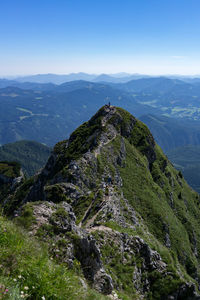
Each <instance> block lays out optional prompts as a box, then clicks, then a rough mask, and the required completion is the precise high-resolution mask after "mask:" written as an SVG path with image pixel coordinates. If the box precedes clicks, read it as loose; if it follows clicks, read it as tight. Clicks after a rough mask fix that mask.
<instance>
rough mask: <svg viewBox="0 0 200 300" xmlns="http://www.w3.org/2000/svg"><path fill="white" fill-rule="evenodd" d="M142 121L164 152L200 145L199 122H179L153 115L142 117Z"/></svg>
mask: <svg viewBox="0 0 200 300" xmlns="http://www.w3.org/2000/svg"><path fill="white" fill-rule="evenodd" d="M140 120H141V121H142V122H144V123H145V124H146V125H147V126H148V127H149V129H150V130H151V132H152V134H153V136H154V138H155V140H156V142H157V143H158V144H159V146H160V147H161V148H162V149H163V150H164V151H168V150H170V149H173V148H176V147H181V146H186V145H200V123H199V121H192V120H180V119H178V120H177V119H174V118H169V117H166V116H158V115H151V114H148V115H143V116H141V117H140Z"/></svg>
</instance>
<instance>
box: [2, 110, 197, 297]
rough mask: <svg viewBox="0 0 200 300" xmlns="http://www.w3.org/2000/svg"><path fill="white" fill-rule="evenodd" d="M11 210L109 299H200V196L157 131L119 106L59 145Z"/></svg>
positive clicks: (11, 200) (17, 195) (9, 206)
mask: <svg viewBox="0 0 200 300" xmlns="http://www.w3.org/2000/svg"><path fill="white" fill-rule="evenodd" d="M4 204H5V205H4V209H5V211H6V212H7V213H8V214H13V210H14V215H16V216H19V217H16V219H18V220H19V222H22V221H23V220H27V219H28V220H29V221H30V222H28V223H27V222H26V225H27V224H28V230H29V232H30V234H31V235H36V236H38V237H39V238H40V239H42V240H44V241H46V242H47V243H48V244H49V251H50V253H51V255H52V258H53V259H56V260H58V261H59V262H62V263H65V264H66V265H67V266H68V267H69V268H75V267H76V264H77V263H78V265H79V268H80V269H81V272H82V273H83V274H84V276H85V278H86V280H87V281H88V282H89V283H90V285H91V286H92V287H93V288H95V289H97V290H98V291H100V292H101V293H104V294H106V295H110V297H114V296H113V294H112V293H113V291H115V292H116V293H117V294H118V296H116V295H117V294H114V295H115V298H116V299H117V298H120V299H179V300H182V299H200V297H199V296H198V285H199V282H200V280H199V279H200V278H199V267H198V262H199V251H200V232H199V230H198V228H199V227H198V226H199V225H200V224H199V222H200V221H199V220H200V218H199V219H198V217H200V212H199V196H198V194H197V193H195V192H194V191H192V190H191V189H190V188H189V186H187V184H186V182H185V181H184V179H183V178H182V174H181V173H180V172H179V173H178V172H177V171H176V170H175V169H174V168H173V166H172V165H171V163H170V162H169V161H168V159H167V158H166V157H165V156H164V155H163V153H162V151H161V150H160V149H159V147H158V146H157V145H156V144H155V141H154V139H153V136H152V135H151V133H150V132H149V130H148V128H147V127H146V126H145V125H144V124H142V123H141V122H140V121H138V120H137V119H136V118H134V117H133V116H132V115H130V114H129V113H128V112H126V111H124V110H122V109H120V108H117V107H113V106H107V105H106V106H104V107H102V108H101V109H100V110H99V111H98V112H97V113H96V115H95V116H94V117H92V118H91V119H90V120H89V121H88V122H86V123H84V124H83V125H82V126H80V127H79V128H78V129H77V130H75V131H74V132H73V133H72V134H71V136H70V138H69V140H66V141H63V142H60V143H58V144H57V145H56V146H55V148H54V151H53V153H52V155H51V157H50V158H49V160H48V162H47V164H46V166H45V168H44V169H43V170H42V171H41V173H40V174H38V175H36V176H35V177H34V178H33V179H31V180H29V181H28V182H25V183H23V184H22V186H21V187H19V188H17V190H16V191H15V193H14V194H13V195H10V196H9V201H8V199H7V200H6V201H4ZM26 227H27V226H26ZM51 245H55V246H54V247H53V248H52V246H51ZM55 248H56V251H55Z"/></svg>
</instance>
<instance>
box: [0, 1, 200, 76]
mask: <svg viewBox="0 0 200 300" xmlns="http://www.w3.org/2000/svg"><path fill="white" fill-rule="evenodd" d="M0 38H1V43H0V76H5V75H6V76H7V75H16V74H19V75H24V74H36V73H58V74H66V73H71V72H88V73H116V72H129V73H143V74H144V73H146V74H189V75H190V74H200V1H199V0H93V1H92V0H34V1H33V0H26V1H25V0H1V1H0Z"/></svg>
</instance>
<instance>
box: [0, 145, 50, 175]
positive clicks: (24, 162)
mask: <svg viewBox="0 0 200 300" xmlns="http://www.w3.org/2000/svg"><path fill="white" fill-rule="evenodd" d="M50 153H51V149H50V148H49V147H47V146H45V145H42V144H40V143H37V142H33V141H19V142H15V143H10V144H6V145H3V146H1V147H0V161H17V162H19V163H20V165H21V166H22V169H23V171H24V172H25V174H26V175H28V176H33V175H34V174H35V173H36V172H37V171H38V170H39V169H41V168H42V167H43V166H44V165H45V164H46V162H47V159H48V158H49V155H50Z"/></svg>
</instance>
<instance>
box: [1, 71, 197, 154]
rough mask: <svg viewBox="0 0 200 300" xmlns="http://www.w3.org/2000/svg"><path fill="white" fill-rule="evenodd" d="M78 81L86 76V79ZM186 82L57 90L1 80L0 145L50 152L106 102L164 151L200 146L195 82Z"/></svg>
mask: <svg viewBox="0 0 200 300" xmlns="http://www.w3.org/2000/svg"><path fill="white" fill-rule="evenodd" d="M48 75H49V76H50V77H51V76H53V74H48ZM72 75H73V76H75V75H77V74H72ZM79 75H80V76H82V77H84V76H85V75H84V73H79ZM86 75H88V74H86ZM56 76H61V75H56ZM62 76H64V75H62ZM112 76H114V75H112ZM115 76H116V77H115V79H116V80H121V79H123V78H125V77H127V78H128V76H129V74H118V75H115ZM131 76H132V75H130V77H131ZM133 76H135V78H136V77H138V76H140V75H137V74H135V75H133ZM40 77H42V78H43V77H45V75H40ZM50 77H49V78H50ZM106 77H107V80H108V75H101V78H99V79H100V80H103V79H106ZM130 77H129V79H130ZM33 78H35V77H34V76H33ZM33 78H32V79H33ZM62 78H63V77H62ZM113 78H114V77H113ZM68 79H70V78H69V77H68ZM185 79H186V78H184V80H185ZM188 79H190V80H189V81H190V82H185V81H183V80H180V79H174V78H173V79H170V78H165V77H154V78H150V77H149V78H140V79H134V80H130V81H128V82H124V83H113V82H91V81H85V80H75V81H68V82H64V83H62V84H60V85H58V84H54V83H37V82H19V81H16V80H7V79H2V80H0V144H5V143H9V142H14V141H17V140H21V139H25V140H27V139H28V140H36V141H38V142H41V143H44V144H47V145H50V146H51V145H53V144H55V143H56V142H57V141H58V140H62V139H65V138H67V137H68V136H69V134H70V132H72V131H73V130H74V129H75V128H76V127H77V126H78V125H80V124H81V123H82V122H85V121H86V120H87V119H88V118H90V117H91V115H92V114H94V112H95V111H96V110H97V109H98V108H99V107H100V106H102V105H104V104H106V103H107V104H108V103H109V102H110V103H111V104H113V105H115V106H121V107H123V108H124V109H126V110H128V111H130V112H131V113H132V114H134V115H135V116H136V117H138V118H140V117H141V116H142V117H141V119H142V121H144V122H145V123H146V124H147V125H148V126H149V127H150V129H151V130H152V132H153V134H154V136H155V138H156V140H157V142H158V144H159V145H161V146H162V147H163V149H164V150H169V149H171V148H174V147H179V146H182V145H188V144H193V145H199V144H200V132H199V128H200V83H199V82H198V79H194V78H193V79H192V78H188ZM94 80H97V79H94ZM144 115H147V116H144Z"/></svg>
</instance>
